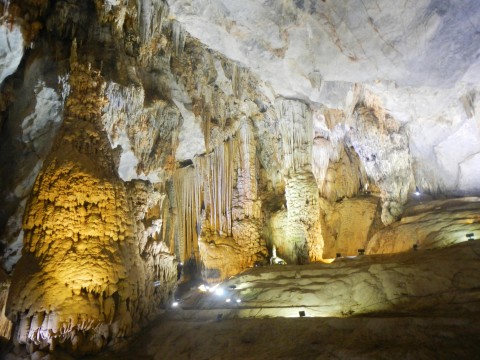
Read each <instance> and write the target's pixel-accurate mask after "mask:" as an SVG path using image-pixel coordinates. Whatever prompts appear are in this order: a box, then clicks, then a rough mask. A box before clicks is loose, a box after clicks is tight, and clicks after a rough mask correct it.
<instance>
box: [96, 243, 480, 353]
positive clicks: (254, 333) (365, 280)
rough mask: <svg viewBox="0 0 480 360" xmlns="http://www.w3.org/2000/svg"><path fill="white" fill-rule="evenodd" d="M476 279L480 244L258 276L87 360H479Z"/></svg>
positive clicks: (479, 280)
mask: <svg viewBox="0 0 480 360" xmlns="http://www.w3.org/2000/svg"><path fill="white" fill-rule="evenodd" d="M479 269H480V241H474V242H464V243H460V244H456V245H454V246H451V247H448V248H444V249H435V250H424V251H418V252H413V251H412V252H409V253H402V254H396V255H382V256H362V257H357V258H352V259H341V260H339V261H335V262H334V263H333V264H330V265H326V264H314V265H308V266H273V267H265V268H254V269H251V270H248V271H246V272H244V273H242V274H239V275H238V276H236V277H234V278H231V279H229V280H227V281H226V282H224V283H223V284H221V285H220V286H221V287H222V289H223V294H222V295H220V296H217V295H215V294H214V293H212V294H209V293H207V294H205V293H202V294H201V293H199V292H198V290H197V289H196V288H193V289H192V290H191V291H190V292H187V293H185V294H184V295H183V297H182V298H181V299H179V307H178V308H170V309H168V310H166V311H165V313H164V314H163V315H162V316H160V317H159V318H158V319H157V320H155V321H154V322H153V323H152V324H151V325H150V326H149V327H148V328H146V329H145V330H144V331H143V332H142V333H140V334H139V335H137V336H136V337H135V338H134V339H133V340H132V341H130V342H129V343H128V344H127V343H124V344H123V345H122V346H118V347H117V348H116V349H115V351H113V350H110V351H109V352H105V353H103V354H101V355H98V356H96V357H92V358H90V359H91V360H93V359H95V360H109V359H152V360H153V359H155V360H159V359H475V358H480V341H479V340H480V277H479V276H480V272H479V271H478V270H479ZM227 298H230V299H231V301H230V302H228V303H227V302H226V299H227ZM236 298H237V299H241V303H236V301H234V300H235V299H236ZM299 311H304V312H305V317H300V313H299Z"/></svg>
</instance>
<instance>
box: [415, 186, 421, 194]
mask: <svg viewBox="0 0 480 360" xmlns="http://www.w3.org/2000/svg"><path fill="white" fill-rule="evenodd" d="M415 195H417V196H420V189H419V188H418V186H417V187H415Z"/></svg>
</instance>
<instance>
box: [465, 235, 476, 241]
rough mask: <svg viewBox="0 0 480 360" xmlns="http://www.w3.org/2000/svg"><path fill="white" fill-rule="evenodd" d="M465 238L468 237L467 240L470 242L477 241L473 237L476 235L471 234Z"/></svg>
mask: <svg viewBox="0 0 480 360" xmlns="http://www.w3.org/2000/svg"><path fill="white" fill-rule="evenodd" d="M465 236H466V238H467V240H468V241H472V240H475V239H474V238H473V237H474V236H475V234H474V233H470V234H467V235H465Z"/></svg>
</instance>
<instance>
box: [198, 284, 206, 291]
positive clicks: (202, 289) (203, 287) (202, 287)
mask: <svg viewBox="0 0 480 360" xmlns="http://www.w3.org/2000/svg"><path fill="white" fill-rule="evenodd" d="M198 290H200V291H201V292H206V291H207V290H208V286H205V284H202V285H200V286H199V287H198Z"/></svg>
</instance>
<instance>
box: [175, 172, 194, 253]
mask: <svg viewBox="0 0 480 360" xmlns="http://www.w3.org/2000/svg"><path fill="white" fill-rule="evenodd" d="M173 182H174V185H173V186H174V191H175V202H176V208H177V239H178V253H179V256H180V260H181V261H186V260H188V259H190V258H191V257H192V256H194V257H198V254H196V253H195V251H196V249H197V248H198V247H197V245H196V244H197V243H198V233H197V213H198V210H197V204H196V203H195V197H196V196H195V171H194V169H193V167H192V166H188V167H186V168H182V169H178V170H177V171H176V172H175V175H174V177H173Z"/></svg>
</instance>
